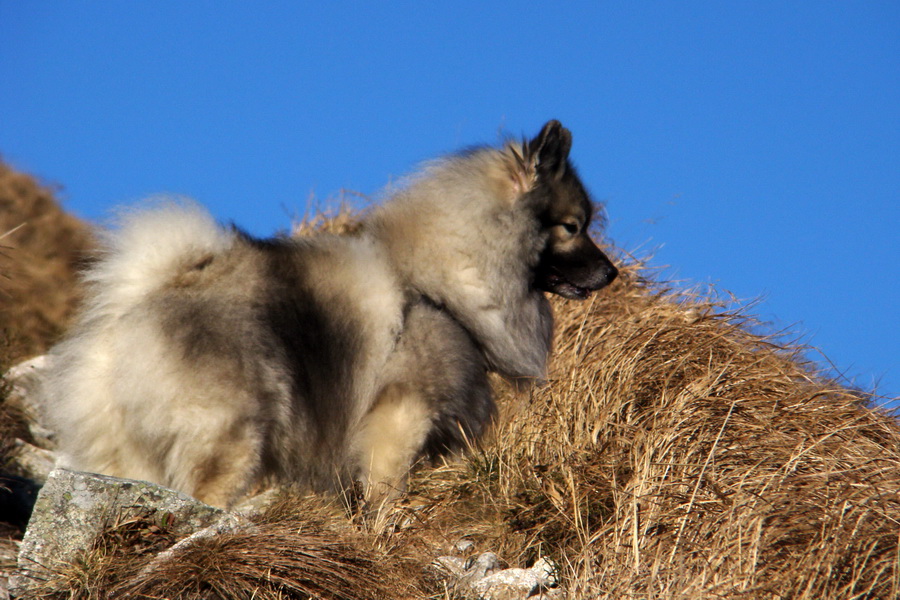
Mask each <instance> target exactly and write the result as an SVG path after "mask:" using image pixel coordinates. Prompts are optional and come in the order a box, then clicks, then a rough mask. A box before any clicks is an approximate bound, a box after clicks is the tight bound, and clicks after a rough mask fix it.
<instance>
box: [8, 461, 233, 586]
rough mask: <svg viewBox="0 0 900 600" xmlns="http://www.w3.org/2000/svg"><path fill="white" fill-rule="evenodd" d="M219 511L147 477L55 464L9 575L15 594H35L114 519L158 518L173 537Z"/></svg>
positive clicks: (198, 527) (192, 530)
mask: <svg viewBox="0 0 900 600" xmlns="http://www.w3.org/2000/svg"><path fill="white" fill-rule="evenodd" d="M223 514H224V513H223V511H222V510H220V509H218V508H214V507H212V506H208V505H206V504H203V503H201V502H198V501H197V500H194V499H193V498H190V497H189V496H186V495H185V494H182V493H180V492H176V491H174V490H170V489H167V488H164V487H161V486H158V485H154V484H152V483H148V482H145V481H134V480H130V479H118V478H115V477H107V476H104V475H95V474H92V473H82V472H79V471H70V470H68V469H54V470H53V471H52V472H51V473H50V476H49V478H48V479H47V482H46V483H45V484H44V487H43V488H42V489H41V492H40V494H38V498H37V501H36V503H35V506H34V511H33V513H32V515H31V520H30V521H29V523H28V529H27V530H26V533H25V538H24V539H23V540H22V545H21V550H20V552H19V560H18V571H17V572H16V574H15V575H14V576H13V577H11V578H10V592H11V593H12V594H13V596H14V597H19V598H28V597H35V590H36V589H38V587H39V585H40V583H41V582H43V581H45V580H47V579H48V578H51V577H52V576H53V574H54V573H55V572H56V571H57V570H58V569H60V568H61V567H64V566H65V565H68V564H70V563H71V562H72V561H73V560H75V559H76V558H77V557H78V555H79V553H81V552H83V551H85V550H88V549H90V548H91V546H92V545H93V543H94V541H95V540H96V538H97V536H99V535H100V533H101V532H103V531H105V530H106V529H108V528H109V527H110V526H112V525H113V524H115V523H117V522H122V521H127V520H128V519H134V518H142V519H150V520H153V519H157V520H159V522H160V523H164V524H165V527H166V529H167V530H168V531H169V532H170V533H172V534H174V535H176V536H184V537H186V536H190V535H191V534H194V533H196V532H197V531H201V530H204V529H205V528H207V527H209V526H210V525H212V524H213V523H215V522H216V521H218V520H219V519H221V518H222V517H223Z"/></svg>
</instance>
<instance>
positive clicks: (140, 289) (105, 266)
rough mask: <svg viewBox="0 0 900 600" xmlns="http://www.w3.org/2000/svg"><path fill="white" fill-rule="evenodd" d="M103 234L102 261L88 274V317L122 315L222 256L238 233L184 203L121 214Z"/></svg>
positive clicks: (164, 203) (168, 202)
mask: <svg viewBox="0 0 900 600" xmlns="http://www.w3.org/2000/svg"><path fill="white" fill-rule="evenodd" d="M116 221H117V227H115V228H114V229H112V230H108V231H106V232H103V233H101V234H100V236H101V242H102V248H103V249H102V250H101V254H100V256H99V259H98V260H97V261H96V262H95V263H94V264H93V265H92V266H91V267H90V268H89V269H88V270H87V271H86V272H85V274H84V280H85V283H86V284H87V286H88V297H87V299H86V300H87V301H86V308H87V311H88V312H89V313H93V314H94V316H99V315H98V314H97V313H100V314H105V315H110V314H121V313H122V312H123V311H126V310H128V308H129V307H131V306H133V305H134V304H135V303H137V302H140V301H141V300H142V299H143V298H145V297H146V296H147V294H148V293H150V292H152V291H154V290H157V289H159V288H160V287H162V286H163V285H165V284H166V283H167V282H168V281H170V280H171V278H172V277H173V275H174V274H176V273H178V272H179V270H180V269H181V268H182V267H183V266H184V265H185V264H187V263H189V262H192V261H193V262H196V261H199V260H203V259H204V258H205V257H206V256H211V255H214V254H216V253H218V252H222V251H224V250H226V249H228V247H230V246H231V244H232V243H233V241H234V238H235V234H234V233H233V232H232V231H230V230H228V229H225V228H223V227H221V226H220V225H219V224H218V223H216V222H215V220H214V219H213V217H212V215H210V214H209V213H208V212H207V211H206V210H205V209H203V208H202V207H200V206H199V205H197V204H194V203H192V202H190V201H186V200H178V201H175V200H166V201H154V202H153V203H152V204H148V205H146V206H143V207H141V208H138V209H135V210H129V211H127V212H122V213H120V214H119V215H118V218H117V219H116Z"/></svg>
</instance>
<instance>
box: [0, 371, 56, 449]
mask: <svg viewBox="0 0 900 600" xmlns="http://www.w3.org/2000/svg"><path fill="white" fill-rule="evenodd" d="M49 367H50V357H49V356H47V355H43V356H36V357H35V358H32V359H31V360H26V361H25V362H22V363H19V364H17V365H16V366H14V367H12V368H10V369H9V370H8V371H7V372H6V373H5V374H4V375H3V378H4V379H5V380H6V381H7V383H9V384H10V389H9V396H8V398H7V400H8V401H9V402H10V403H12V404H14V405H16V406H18V407H19V408H20V409H21V410H22V411H23V412H24V413H25V416H26V417H27V419H28V427H29V429H30V431H31V435H32V437H33V438H34V441H35V442H36V443H37V444H38V445H40V446H41V447H42V448H45V449H49V450H54V449H55V448H56V439H55V437H56V436H55V434H54V433H53V431H52V430H51V429H50V427H49V424H48V423H47V418H46V410H45V409H44V407H43V406H42V405H41V402H40V399H39V395H38V393H37V391H38V387H39V385H40V380H41V377H42V376H43V374H44V372H45V371H46V370H47V369H48V368H49Z"/></svg>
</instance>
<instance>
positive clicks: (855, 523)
mask: <svg viewBox="0 0 900 600" xmlns="http://www.w3.org/2000/svg"><path fill="white" fill-rule="evenodd" d="M641 272H642V271H641V268H640V267H638V266H632V267H631V268H629V269H627V270H626V272H625V275H624V276H623V277H622V279H621V280H620V281H618V282H617V283H616V284H615V285H614V287H613V288H612V289H610V290H608V291H607V292H604V293H601V295H599V296H598V297H597V298H596V299H595V300H594V301H593V303H591V302H588V303H584V304H577V303H571V302H562V301H560V302H557V305H556V314H557V316H558V321H557V322H558V334H557V340H558V346H557V350H556V353H555V359H554V364H553V370H552V382H551V384H550V385H549V386H547V387H546V388H543V389H540V390H536V391H535V392H534V393H533V395H531V396H530V397H528V398H527V399H523V398H517V397H515V396H514V395H513V394H512V393H511V392H510V391H507V392H506V393H504V394H502V398H501V402H502V404H503V406H504V407H505V409H506V411H505V412H506V414H505V415H504V417H503V418H501V420H500V423H499V425H498V427H497V430H496V434H495V435H496V439H495V441H493V442H492V443H490V444H487V445H486V446H485V447H484V448H483V449H482V450H481V452H480V453H478V454H475V455H473V456H472V457H470V458H468V459H467V460H465V461H463V462H461V463H459V464H456V465H452V466H448V467H445V468H444V469H439V470H438V471H437V472H428V473H424V472H423V473H421V474H420V475H419V476H418V477H417V478H416V480H415V485H414V486H413V491H414V493H417V494H420V495H421V496H423V497H424V498H426V499H427V500H426V502H425V504H426V505H429V504H430V505H429V506H428V508H427V510H426V512H427V513H428V514H427V518H425V519H423V520H422V523H423V524H422V525H421V529H422V535H433V534H434V533H435V530H436V529H437V531H438V532H439V534H440V537H442V538H444V539H452V538H453V537H455V536H459V535H461V534H467V535H469V536H470V537H472V536H473V535H475V536H480V537H483V538H485V542H484V543H485V544H486V545H488V546H490V545H495V546H499V547H502V549H503V554H504V555H505V556H506V558H507V559H508V560H510V561H511V562H516V563H518V562H528V561H531V560H534V559H536V558H537V557H538V556H540V555H549V556H551V557H553V558H555V559H556V560H557V561H558V562H559V563H560V564H561V565H563V566H564V570H565V572H566V573H565V577H564V580H567V581H568V582H569V585H570V591H572V592H573V594H574V596H575V597H585V596H591V597H598V598H624V597H641V598H645V597H654V598H655V597H660V598H773V599H774V598H798V599H799V598H809V599H823V598H835V599H837V598H896V597H898V592H900V585H898V576H900V573H898V560H900V556H898V545H897V543H898V535H900V524H898V519H900V517H898V515H900V510H898V509H900V430H898V427H897V423H896V421H895V420H894V419H893V418H892V417H890V416H888V415H886V414H882V413H880V412H878V411H876V410H872V409H871V408H869V407H868V406H867V402H868V398H867V397H866V396H865V395H862V394H860V393H857V392H853V391H851V390H848V389H846V388H844V387H841V386H839V385H836V384H835V383H833V382H831V381H829V380H827V379H826V378H823V377H820V376H818V375H817V374H816V373H815V371H814V370H813V367H812V366H811V365H808V364H805V363H804V361H803V360H802V359H801V357H800V349H795V348H789V347H784V346H782V345H780V344H778V343H776V342H773V341H771V340H768V339H766V338H765V337H761V336H759V335H756V334H754V333H751V330H752V329H755V327H753V323H752V322H750V321H748V319H746V318H744V317H742V316H741V315H739V314H735V313H729V312H726V311H723V309H722V307H721V306H720V305H718V304H717V303H716V302H714V301H711V300H709V299H706V298H703V297H698V296H695V295H692V294H687V293H684V292H677V291H667V290H665V289H662V288H661V287H660V286H658V285H656V284H652V283H647V282H645V281H642V279H641Z"/></svg>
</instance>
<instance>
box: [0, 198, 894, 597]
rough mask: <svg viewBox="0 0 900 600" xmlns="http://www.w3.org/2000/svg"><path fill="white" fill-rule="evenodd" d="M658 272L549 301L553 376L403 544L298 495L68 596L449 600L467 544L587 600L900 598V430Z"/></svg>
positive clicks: (406, 522)
mask: <svg viewBox="0 0 900 600" xmlns="http://www.w3.org/2000/svg"><path fill="white" fill-rule="evenodd" d="M35 198H37V197H36V196H35ZM35 201H37V200H35ZM341 218H342V219H345V218H346V217H341ZM65 222H66V221H65V219H62V218H60V219H57V220H54V221H52V222H51V221H48V222H47V225H46V227H47V230H46V231H44V232H43V233H42V235H45V236H46V237H47V238H54V237H62V236H61V234H59V235H57V234H54V231H52V230H51V228H52V227H57V226H62V224H64V223H65ZM314 224H315V225H316V226H322V220H321V219H319V220H315V221H314ZM338 225H340V226H343V221H342V222H340V223H338ZM324 226H326V227H329V226H335V223H334V222H333V221H328V220H327V219H326V220H324ZM73 252H74V248H73ZM21 256H24V255H21ZM28 260H31V259H30V258H29V259H28ZM35 260H37V259H35ZM6 264H8V263H6ZM16 268H17V269H19V270H20V271H19V272H29V271H30V270H31V269H32V267H31V266H28V265H27V264H23V265H17V267H16ZM4 272H8V271H4ZM647 273H648V272H647V271H646V270H645V269H644V268H643V267H642V266H641V265H640V264H631V265H628V266H627V267H626V268H625V269H623V274H622V276H621V278H620V279H619V280H617V281H616V282H615V283H614V284H613V285H612V286H611V287H610V288H608V289H606V290H604V291H602V292H601V293H599V294H597V295H595V296H594V298H593V299H591V300H589V301H587V302H584V303H578V302H571V301H563V300H558V299H557V300H554V308H555V310H556V315H557V328H556V329H557V333H556V347H555V352H554V355H553V359H552V365H551V374H550V382H549V384H548V385H546V386H543V387H539V388H535V389H529V390H518V391H517V390H513V389H512V388H511V387H510V386H508V385H506V384H504V383H503V382H501V381H497V385H496V388H497V391H498V395H499V403H500V405H501V416H500V418H499V419H498V422H497V424H496V426H495V427H494V429H493V431H492V434H491V435H490V437H489V438H488V439H486V440H485V441H484V442H483V443H482V444H481V445H479V447H477V448H473V449H472V450H471V451H470V452H468V453H467V454H466V455H465V456H463V457H462V458H460V459H459V460H455V461H450V462H448V463H446V464H441V465H433V466H426V467H423V468H421V469H420V470H419V471H417V472H416V473H415V474H414V476H413V477H412V480H411V485H410V492H409V494H408V495H407V497H406V498H404V500H403V502H402V504H401V505H400V507H399V508H398V511H397V514H396V515H394V519H393V522H394V523H395V527H393V528H391V529H390V530H389V531H385V532H380V533H373V532H369V531H367V530H366V528H365V526H364V524H362V523H359V522H358V519H357V518H356V517H354V516H352V515H347V514H346V513H344V512H343V511H342V510H341V509H340V508H339V507H335V506H333V505H329V503H328V501H327V500H326V499H322V498H304V497H302V496H300V495H297V494H293V493H291V492H290V491H285V492H284V493H283V495H282V498H281V500H280V501H279V502H278V503H276V505H275V506H274V507H273V508H271V509H270V510H269V511H268V512H267V513H266V514H264V515H262V516H261V517H260V518H259V520H258V523H257V527H256V528H255V529H252V530H249V531H242V532H234V533H230V534H224V535H223V536H220V537H218V538H214V539H209V540H206V541H203V542H201V543H198V544H195V545H194V547H192V548H191V549H189V550H188V551H187V553H186V554H183V555H180V556H181V559H180V560H179V561H177V563H176V562H170V563H167V564H165V565H163V566H161V567H157V568H145V567H147V565H148V564H149V561H150V560H151V558H152V553H151V552H148V550H147V548H152V547H154V544H157V546H158V545H159V543H160V539H162V538H160V537H159V536H162V535H164V532H160V531H159V529H158V527H157V528H156V529H154V528H148V527H147V526H146V524H123V525H122V526H121V527H120V528H119V529H118V530H115V531H111V532H110V534H109V536H108V539H107V542H106V543H107V546H106V547H105V548H95V549H92V550H91V552H90V553H88V554H87V555H86V557H85V560H84V561H83V562H82V563H79V564H78V565H75V566H73V569H72V570H71V571H70V572H68V573H65V574H61V575H63V577H62V578H61V579H60V580H59V581H57V582H55V583H53V585H54V586H56V587H55V588H54V589H55V590H56V591H57V592H59V593H60V594H62V595H65V594H68V593H74V594H75V595H76V596H80V597H88V596H90V595H92V594H93V595H94V597H105V595H106V592H109V591H111V590H117V591H118V592H126V593H128V594H132V595H134V594H143V595H145V596H146V597H185V598H187V597H207V596H215V595H219V596H225V597H227V596H229V595H233V596H234V597H250V596H251V595H253V596H254V597H256V598H302V597H307V596H308V595H310V594H312V595H315V596H317V597H325V598H338V597H340V598H378V597H387V598H404V597H409V598H415V597H419V598H422V597H435V598H443V597H446V596H447V594H448V593H447V592H446V591H445V590H443V588H442V586H441V584H440V583H439V582H438V581H437V580H436V579H435V577H434V575H433V573H432V571H430V570H429V569H428V568H427V565H428V564H429V563H430V562H431V560H432V559H433V558H434V557H436V556H438V555H441V554H446V553H449V552H450V551H451V547H452V546H453V545H454V544H455V543H456V542H457V541H459V540H460V539H463V538H465V539H468V540H471V541H473V542H474V543H475V545H474V550H473V552H482V551H486V550H492V551H494V552H497V553H498V554H499V555H500V556H501V558H502V559H503V560H504V561H505V562H506V563H508V564H510V565H512V566H525V565H528V564H530V563H532V562H534V561H535V560H536V559H537V558H539V557H543V556H549V557H550V558H552V559H553V560H554V561H555V562H556V563H557V564H558V565H559V566H560V571H561V579H562V581H563V583H564V585H565V587H566V589H567V593H568V595H569V597H572V598H584V597H591V598H609V599H621V598H632V597H634V598H672V599H675V598H679V599H680V598H683V599H688V598H691V599H694V598H735V599H736V598H766V599H768V598H771V599H776V598H779V599H784V598H796V599H800V598H805V599H839V598H840V599H845V598H897V597H898V596H900V554H898V536H900V522H898V519H900V517H898V515H900V428H898V426H897V423H896V421H895V420H894V419H893V418H892V417H890V416H888V415H886V414H882V413H880V412H878V411H877V410H873V409H872V408H870V406H869V399H868V398H867V397H866V396H865V395H864V394H861V393H858V392H856V391H853V390H850V389H847V388H845V387H842V386H841V385H840V384H838V383H835V382H833V381H830V380H829V379H828V378H826V377H823V376H821V375H820V374H818V373H817V371H816V367H815V365H811V364H808V363H806V362H804V360H803V359H802V357H801V353H800V350H799V349H797V348H791V347H785V346H784V345H782V344H780V343H779V342H777V341H775V340H771V339H767V338H766V337H764V336H761V335H759V334H758V333H755V332H757V331H759V330H760V329H761V328H760V327H758V326H756V325H755V324H754V323H753V321H752V320H751V319H749V318H748V317H746V316H743V315H741V314H736V313H734V312H729V311H728V310H726V309H725V308H724V307H723V305H721V304H719V303H718V302H717V301H716V300H715V298H711V297H710V296H709V294H702V295H698V294H694V293H691V292H687V291H684V290H679V289H669V288H667V287H666V286H665V285H663V284H661V283H657V282H654V281H653V278H652V276H648V275H647ZM58 281H59V282H60V284H59V285H60V289H62V288H63V286H64V285H69V286H71V285H72V284H71V279H70V278H68V276H67V277H62V276H60V278H59V280H58ZM62 282H67V283H62ZM21 285H22V286H23V287H27V285H30V284H26V283H24V282H23V283H21ZM73 289H74V288H71V287H70V288H68V291H67V293H72V290H73ZM75 295H77V294H75ZM19 297H21V298H23V299H24V301H25V302H26V303H27V304H28V305H27V306H23V307H20V308H15V307H12V305H10V306H11V308H10V310H21V311H25V312H27V311H31V312H33V313H41V311H42V310H44V309H43V308H42V307H41V302H42V300H41V299H42V298H43V295H42V294H40V293H37V292H33V291H28V290H23V291H22V292H21V295H20V296H19ZM51 297H52V296H51ZM48 310H49V309H48ZM57 323H58V322H57ZM21 335H22V336H23V337H28V335H30V334H29V333H28V332H27V331H25V330H24V329H23V331H22V334H21ZM52 335H55V332H51V333H49V334H48V333H47V332H45V331H44V330H41V332H35V333H34V337H35V339H40V340H43V341H42V342H41V343H45V341H46V340H47V339H49V337H52ZM38 347H41V346H40V344H37V345H36V346H35V348H38Z"/></svg>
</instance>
